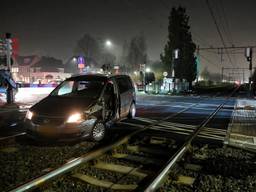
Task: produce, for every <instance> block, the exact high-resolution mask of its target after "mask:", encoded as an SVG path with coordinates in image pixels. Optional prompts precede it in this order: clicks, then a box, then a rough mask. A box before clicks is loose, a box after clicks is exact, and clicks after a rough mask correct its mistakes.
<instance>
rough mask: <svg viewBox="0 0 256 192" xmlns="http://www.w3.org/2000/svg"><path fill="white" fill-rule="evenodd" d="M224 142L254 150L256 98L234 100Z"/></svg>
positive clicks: (255, 141)
mask: <svg viewBox="0 0 256 192" xmlns="http://www.w3.org/2000/svg"><path fill="white" fill-rule="evenodd" d="M225 143H226V144H228V145H232V146H236V147H241V148H249V149H252V150H255V151H256V100H253V99H238V100H237V101H236V105H235V109H234V111H233V114H232V120H231V122H230V124H229V127H228V135H227V138H226V141H225Z"/></svg>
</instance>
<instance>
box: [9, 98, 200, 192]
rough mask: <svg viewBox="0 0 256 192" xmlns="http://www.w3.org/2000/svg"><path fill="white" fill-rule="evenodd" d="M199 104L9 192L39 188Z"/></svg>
mask: <svg viewBox="0 0 256 192" xmlns="http://www.w3.org/2000/svg"><path fill="white" fill-rule="evenodd" d="M198 104H200V101H198V102H197V103H195V104H192V105H190V106H188V107H186V108H185V109H182V110H180V111H179V112H177V113H175V114H171V115H169V116H167V117H165V118H163V119H161V120H158V121H156V122H152V124H150V125H144V127H141V129H140V130H136V131H134V132H132V133H130V134H128V135H126V136H125V137H123V138H121V139H119V140H118V141H117V142H114V143H112V144H109V145H108V146H105V147H103V148H100V149H96V150H94V151H91V152H88V153H86V154H84V155H82V156H80V157H78V158H75V159H73V160H71V161H69V162H67V163H65V164H64V165H61V166H60V167H58V168H56V169H54V170H52V171H50V172H48V173H46V174H43V175H41V176H39V177H36V178H35V179H32V180H30V181H28V182H25V183H23V184H21V185H19V186H17V187H15V188H13V189H11V190H9V192H25V191H31V190H34V189H36V188H38V187H39V186H40V185H42V184H43V183H46V182H48V181H50V180H53V179H55V178H56V177H59V176H61V175H64V174H65V173H67V172H70V171H72V170H73V169H74V168H76V167H78V166H79V165H81V164H82V163H86V162H89V161H91V160H93V159H95V158H97V157H100V156H102V155H103V154H104V153H106V152H108V151H110V150H111V149H113V148H115V147H117V146H120V145H122V144H125V143H127V142H128V141H129V139H130V138H131V137H132V136H134V135H136V134H138V133H140V132H143V131H145V130H147V129H150V128H151V127H152V126H155V125H157V124H159V123H161V122H164V121H166V120H167V119H170V118H173V117H175V116H177V115H179V114H181V113H183V112H185V111H187V110H189V109H190V108H192V107H194V106H196V105H198Z"/></svg>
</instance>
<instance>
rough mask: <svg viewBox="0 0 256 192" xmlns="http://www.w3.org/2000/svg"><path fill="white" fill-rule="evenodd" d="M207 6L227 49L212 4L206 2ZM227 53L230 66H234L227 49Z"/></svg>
mask: <svg viewBox="0 0 256 192" xmlns="http://www.w3.org/2000/svg"><path fill="white" fill-rule="evenodd" d="M206 4H207V7H208V10H209V12H210V14H211V17H212V19H213V22H214V24H215V27H216V29H217V32H218V35H219V37H220V39H221V42H222V44H223V46H224V48H226V47H227V45H226V43H225V41H224V38H223V35H222V33H221V31H220V28H219V25H218V23H217V20H216V17H215V15H214V12H213V9H212V7H211V5H210V3H209V0H206ZM225 51H226V53H227V56H228V59H229V62H230V64H231V65H232V66H233V65H234V64H233V62H232V60H231V57H230V55H229V53H228V50H227V49H225Z"/></svg>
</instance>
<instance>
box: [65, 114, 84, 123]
mask: <svg viewBox="0 0 256 192" xmlns="http://www.w3.org/2000/svg"><path fill="white" fill-rule="evenodd" d="M82 121H83V115H82V114H81V113H74V114H72V115H70V116H69V117H68V120H67V123H81V122H82Z"/></svg>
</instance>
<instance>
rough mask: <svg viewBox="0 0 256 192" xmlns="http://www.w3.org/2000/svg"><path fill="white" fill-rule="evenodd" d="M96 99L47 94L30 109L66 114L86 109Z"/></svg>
mask: <svg viewBox="0 0 256 192" xmlns="http://www.w3.org/2000/svg"><path fill="white" fill-rule="evenodd" d="M96 102H97V99H92V98H85V97H75V98H73V97H72V98H71V97H56V96H48V97H46V98H44V99H43V100H41V101H40V102H39V103H37V104H35V105H34V106H33V107H32V108H31V111H34V112H35V113H36V114H39V115H47V116H48V115H49V116H68V115H70V114H71V113H74V112H79V111H84V110H88V109H89V108H90V107H91V106H93V105H95V104H96Z"/></svg>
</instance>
